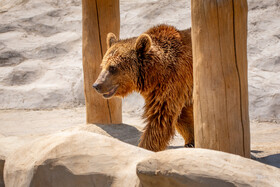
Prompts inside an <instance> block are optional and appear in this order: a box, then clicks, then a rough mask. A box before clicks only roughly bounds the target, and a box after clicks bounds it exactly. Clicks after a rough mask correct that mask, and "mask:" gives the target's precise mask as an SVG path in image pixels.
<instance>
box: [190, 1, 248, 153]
mask: <svg viewBox="0 0 280 187" xmlns="http://www.w3.org/2000/svg"><path fill="white" fill-rule="evenodd" d="M191 3H192V4H191V11H192V45H193V60H194V62H193V63H194V67H193V68H194V96H193V97H194V123H195V129H194V131H195V146H196V147H199V148H208V149H214V150H220V151H224V152H228V153H233V154H238V155H241V156H244V157H250V130H249V114H248V80H247V14H248V6H247V1H246V0H192V1H191Z"/></svg>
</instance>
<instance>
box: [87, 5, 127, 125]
mask: <svg viewBox="0 0 280 187" xmlns="http://www.w3.org/2000/svg"><path fill="white" fill-rule="evenodd" d="M82 11H83V13H82V14H83V21H82V24H83V70H84V91H85V100H86V113H87V115H86V116H87V123H99V124H119V123H121V122H122V108H121V99H117V98H113V99H110V100H105V99H103V98H102V97H101V96H100V95H98V94H97V93H96V92H95V91H94V90H93V88H92V84H93V83H94V81H95V80H96V79H97V77H98V74H99V72H100V70H101V69H100V67H99V66H100V63H101V60H102V57H103V55H104V54H105V52H106V50H107V49H106V36H107V33H108V32H113V33H115V34H116V36H119V32H120V11H119V0H82Z"/></svg>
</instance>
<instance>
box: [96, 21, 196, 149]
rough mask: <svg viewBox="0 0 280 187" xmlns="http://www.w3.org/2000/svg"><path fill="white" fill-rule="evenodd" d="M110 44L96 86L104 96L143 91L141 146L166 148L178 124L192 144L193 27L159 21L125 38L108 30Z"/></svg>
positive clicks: (186, 144) (190, 145)
mask: <svg viewBox="0 0 280 187" xmlns="http://www.w3.org/2000/svg"><path fill="white" fill-rule="evenodd" d="M107 47H108V50H107V52H106V54H105V55H104V58H103V60H102V63H101V68H102V70H101V73H100V75H99V76H98V79H97V80H96V82H95V83H94V84H93V87H94V88H95V89H96V91H97V92H99V93H100V94H102V95H103V97H104V98H110V97H112V96H120V97H124V96H126V95H128V94H129V93H131V92H133V91H137V92H139V93H140V94H141V95H142V96H143V97H144V99H145V110H144V115H143V117H144V118H145V119H146V120H145V121H146V123H147V125H146V127H145V129H144V132H143V134H142V136H141V140H140V143H139V146H140V147H143V148H146V149H148V150H152V151H161V150H164V149H166V147H167V146H168V143H169V141H170V140H171V138H172V137H173V135H174V133H175V129H177V131H178V132H179V133H180V134H181V135H182V136H183V137H184V139H185V146H186V147H192V146H193V145H194V135H193V128H194V127H193V104H192V103H193V102H192V91H193V68H192V44H191V30H190V29H187V30H181V31H180V30H177V29H176V28H174V27H172V26H168V25H159V26H156V27H153V28H151V29H149V30H148V31H147V32H145V33H143V34H141V35H140V36H139V37H138V38H137V37H135V38H130V39H125V40H117V38H116V36H115V35H114V34H112V33H109V34H108V35H107Z"/></svg>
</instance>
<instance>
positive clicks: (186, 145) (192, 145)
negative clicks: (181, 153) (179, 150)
mask: <svg viewBox="0 0 280 187" xmlns="http://www.w3.org/2000/svg"><path fill="white" fill-rule="evenodd" d="M184 147H186V148H194V143H188V144H185V146H184Z"/></svg>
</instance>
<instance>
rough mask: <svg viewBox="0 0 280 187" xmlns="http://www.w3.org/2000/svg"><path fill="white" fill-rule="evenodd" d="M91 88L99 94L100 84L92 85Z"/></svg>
mask: <svg viewBox="0 0 280 187" xmlns="http://www.w3.org/2000/svg"><path fill="white" fill-rule="evenodd" d="M92 87H93V88H94V89H95V90H96V91H97V92H99V91H100V88H101V85H100V84H97V83H94V84H93V85H92Z"/></svg>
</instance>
